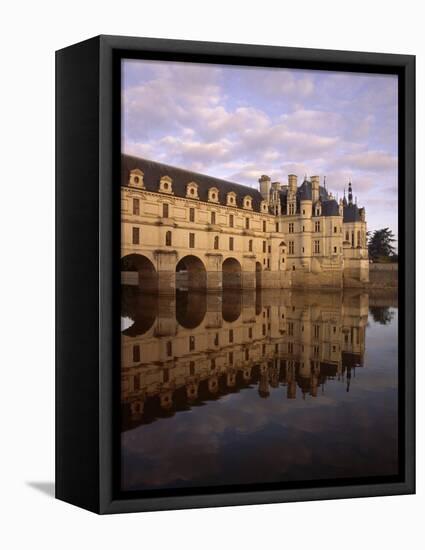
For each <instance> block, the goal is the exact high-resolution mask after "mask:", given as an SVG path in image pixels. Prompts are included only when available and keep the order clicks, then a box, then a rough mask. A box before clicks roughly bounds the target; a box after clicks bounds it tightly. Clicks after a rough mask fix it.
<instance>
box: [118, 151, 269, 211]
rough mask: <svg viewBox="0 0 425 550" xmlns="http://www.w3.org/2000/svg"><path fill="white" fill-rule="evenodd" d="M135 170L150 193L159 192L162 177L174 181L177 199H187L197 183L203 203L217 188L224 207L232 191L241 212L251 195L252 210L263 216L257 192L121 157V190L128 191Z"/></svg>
mask: <svg viewBox="0 0 425 550" xmlns="http://www.w3.org/2000/svg"><path fill="white" fill-rule="evenodd" d="M136 168H138V169H139V170H141V171H142V172H143V174H144V177H143V181H144V184H145V187H146V189H147V190H148V191H155V192H158V188H159V181H160V179H161V178H162V177H163V176H169V177H170V178H171V179H172V180H173V192H174V195H175V196H176V197H186V185H187V184H188V183H190V182H191V181H194V182H195V183H197V184H198V185H199V187H198V195H199V199H200V200H201V201H205V202H207V201H208V189H210V188H211V187H217V189H218V190H219V204H222V205H225V204H226V195H227V193H229V192H230V191H233V192H235V193H236V205H237V206H238V208H242V206H243V198H244V197H245V196H246V195H249V196H250V197H252V208H253V210H255V211H256V212H260V206H261V201H262V200H263V198H262V196H261V193H260V192H259V191H258V189H254V188H253V187H248V186H247V185H240V184H238V183H233V182H230V181H225V180H221V179H218V178H213V177H211V176H206V175H205V174H198V173H196V172H191V171H190V170H184V169H183V168H177V167H175V166H169V165H167V164H162V163H160V162H155V161H153V160H147V159H144V158H138V157H133V156H130V155H122V156H121V185H122V186H124V187H126V186H127V185H128V181H129V177H130V171H131V170H134V169H136Z"/></svg>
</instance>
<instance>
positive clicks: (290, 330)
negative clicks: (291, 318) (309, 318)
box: [288, 323, 294, 336]
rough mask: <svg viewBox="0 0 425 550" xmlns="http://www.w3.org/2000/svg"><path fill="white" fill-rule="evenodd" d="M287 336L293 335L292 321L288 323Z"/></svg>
mask: <svg viewBox="0 0 425 550" xmlns="http://www.w3.org/2000/svg"><path fill="white" fill-rule="evenodd" d="M288 336H294V323H288Z"/></svg>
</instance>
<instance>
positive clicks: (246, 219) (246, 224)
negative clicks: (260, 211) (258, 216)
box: [245, 218, 249, 229]
mask: <svg viewBox="0 0 425 550" xmlns="http://www.w3.org/2000/svg"><path fill="white" fill-rule="evenodd" d="M245 229H249V218H245Z"/></svg>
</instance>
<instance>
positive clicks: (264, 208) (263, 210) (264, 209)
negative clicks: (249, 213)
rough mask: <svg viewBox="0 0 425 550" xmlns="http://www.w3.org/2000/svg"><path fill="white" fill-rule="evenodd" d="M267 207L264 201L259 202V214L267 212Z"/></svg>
mask: <svg viewBox="0 0 425 550" xmlns="http://www.w3.org/2000/svg"><path fill="white" fill-rule="evenodd" d="M268 210H269V209H268V206H267V202H266V201H261V212H268Z"/></svg>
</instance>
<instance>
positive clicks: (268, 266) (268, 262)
mask: <svg viewBox="0 0 425 550" xmlns="http://www.w3.org/2000/svg"><path fill="white" fill-rule="evenodd" d="M267 269H270V260H269V259H267Z"/></svg>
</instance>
